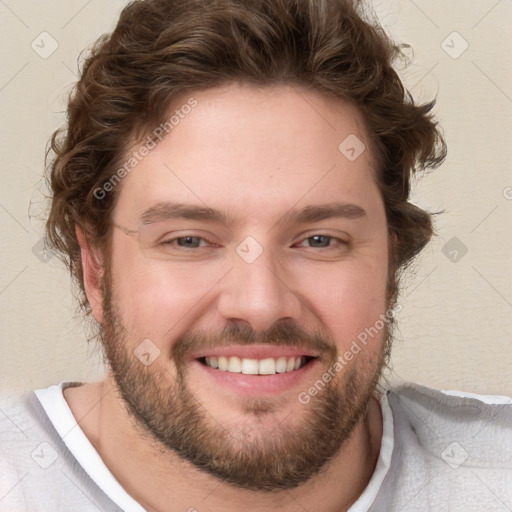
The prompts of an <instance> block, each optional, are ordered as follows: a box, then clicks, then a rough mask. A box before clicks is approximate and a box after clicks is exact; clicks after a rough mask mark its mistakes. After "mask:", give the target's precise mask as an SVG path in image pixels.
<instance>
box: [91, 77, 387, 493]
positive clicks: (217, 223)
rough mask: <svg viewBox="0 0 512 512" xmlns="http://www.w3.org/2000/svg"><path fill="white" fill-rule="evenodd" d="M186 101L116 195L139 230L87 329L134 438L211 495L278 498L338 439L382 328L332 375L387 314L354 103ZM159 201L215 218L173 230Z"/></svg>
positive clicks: (215, 95)
mask: <svg viewBox="0 0 512 512" xmlns="http://www.w3.org/2000/svg"><path fill="white" fill-rule="evenodd" d="M190 96H193V97H194V98H195V99H196V100H197V106H195V107H194V108H193V109H192V110H191V112H190V113H188V114H187V115H186V116H184V118H180V121H179V124H177V125H176V126H175V127H174V129H173V130H172V132H171V133H170V135H169V136H167V137H166V138H165V139H164V140H163V141H162V142H160V143H159V144H158V145H157V146H156V148H154V149H152V150H151V151H149V154H148V155H147V156H145V157H144V158H143V159H142V161H141V162H140V163H139V164H138V165H137V166H136V167H135V168H134V169H133V170H132V171H131V173H130V174H129V175H128V176H127V177H126V178H124V180H123V182H122V184H121V185H120V186H121V193H120V197H119V201H118V203H117V205H116V207H115V210H114V213H113V219H114V222H115V223H116V224H118V225H120V226H122V227H123V228H126V229H129V230H137V228H138V226H140V225H141V223H143V222H144V221H150V222H151V223H152V224H149V225H147V226H145V227H144V228H143V229H142V230H141V232H140V235H139V236H130V235H127V234H126V233H124V232H123V231H122V230H121V229H114V231H113V238H112V246H111V259H110V265H109V268H108V269H107V274H106V281H105V284H106V288H107V292H106V296H105V300H104V305H103V316H101V315H96V316H97V317H99V318H98V319H99V320H100V321H101V323H102V331H103V342H104V345H105V347H106V351H107V356H108V358H109V359H110V362H111V368H112V373H113V375H114V379H115V381H116V383H117V386H118V387H119V389H120V392H121V395H122V397H123V399H124V401H125V402H126V404H127V406H128V410H129V412H130V413H131V414H133V415H134V417H135V418H136V421H137V422H138V423H139V424H140V425H142V426H143V427H144V429H143V430H144V432H146V433H148V434H151V436H152V438H154V439H155V438H156V439H157V440H159V441H160V442H161V443H163V444H164V445H165V446H166V447H167V448H170V449H171V450H173V451H174V452H176V453H178V454H179V455H180V456H181V457H182V458H184V459H185V460H188V461H189V462H192V463H193V464H194V465H195V466H196V467H198V468H200V469H203V470H204V471H207V472H209V473H210V474H212V475H215V476H217V477H219V478H221V479H224V480H225V481H226V482H228V483H232V484H234V485H237V486H239V487H244V488H248V489H256V490H273V489H279V488H292V487H295V486H297V485H299V484H300V483H301V482H303V481H306V480H308V479H309V478H311V476H313V475H314V474H316V473H317V472H318V471H319V470H320V469H321V468H322V467H323V466H324V465H325V463H326V462H327V461H328V460H330V459H331V458H332V457H333V456H334V455H336V454H337V453H338V452H339V450H340V449H341V448H342V446H343V444H344V443H345V441H347V439H349V437H350V434H351V433H352V432H353V429H354V427H355V425H356V424H357V423H358V422H360V421H361V418H362V417H363V415H364V411H365V408H366V406H367V404H368V402H369V400H370V396H371V394H372V392H373V390H374V387H375V383H376V380H377V378H378V376H379V374H380V370H381V367H382V363H383V347H384V344H385V341H386V335H387V332H386V329H382V330H381V331H380V332H379V333H378V334H377V335H375V336H374V337H373V338H369V340H368V343H367V344H366V345H362V344H361V343H360V344H359V345H360V348H361V350H360V351H359V352H358V353H357V354H356V355H354V356H353V358H352V359H351V360H347V359H346V358H344V359H343V361H344V363H343V365H341V368H340V365H338V366H336V367H334V363H335V362H336V360H337V357H338V356H340V357H343V354H344V353H345V352H346V351H347V350H349V348H350V347H351V345H352V343H353V341H354V340H356V339H357V337H358V335H359V334H360V333H362V332H364V331H365V329H367V328H369V327H372V326H374V325H375V324H376V321H377V320H378V319H379V316H380V315H381V314H382V313H384V312H385V311H386V308H387V306H388V304H387V301H386V284H387V278H388V232H387V226H386V218H385V211H384V205H383V201H382V198H381V195H380V193H379V190H378V188H377V186H376V184H375V181H374V172H375V171H374V169H372V158H371V154H370V150H369V148H368V140H367V136H366V134H365V130H364V125H363V122H362V118H361V117H360V115H359V114H358V112H357V110H356V109H355V108H354V107H351V106H349V105H348V104H345V103H343V102H341V101H340V100H334V99H328V98H325V97H323V96H320V95H318V94H313V93H310V92H306V91H303V90H299V89H296V88H292V87H287V86H278V87H273V88H268V87H267V88H260V89H257V88H255V87H250V86H243V87H241V86H237V85H234V84H232V85H228V86H224V87H222V88H215V89H211V90H209V91H202V92H196V93H194V94H191V95H190ZM190 96H183V97H182V98H181V99H180V100H182V101H177V102H176V104H175V106H174V109H179V108H180V105H182V104H185V103H186V102H187V100H188V99H189V97H190ZM174 109H173V110H174ZM186 110H187V111H188V109H186ZM347 137H349V138H348V139H347ZM356 137H357V138H356ZM343 141H346V142H343ZM342 142H343V144H342V145H341V149H339V146H340V143H342ZM362 143H364V144H365V145H366V148H367V149H366V150H363V151H362V152H361V150H362V149H363V146H362ZM134 149H135V150H136V149H137V148H134ZM352 149H353V150H352ZM359 153H360V154H359ZM177 203H179V204H183V205H189V206H190V207H196V208H199V209H203V210H204V209H208V208H209V209H215V210H218V211H219V212H221V213H222V214H223V215H224V216H225V217H226V218H225V219H223V220H222V221H221V220H219V218H218V217H213V218H200V217H199V216H197V215H196V216H190V215H188V217H194V218H184V217H176V216H174V215H172V212H173V211H175V209H174V210H173V207H172V205H173V204H177ZM308 207H309V208H308ZM333 207H335V208H333ZM329 208H331V209H332V211H331V210H330V213H331V215H322V212H323V213H325V211H327V210H329ZM304 209H305V210H304ZM300 212H303V214H302V215H300ZM333 212H337V214H336V215H333V214H332V213H333ZM163 234H165V237H162V235H163ZM187 237H190V238H187ZM144 340H145V341H144ZM148 340H150V341H148ZM142 342H143V344H142V345H141V343H142ZM141 352H142V353H141ZM137 355H138V356H139V357H137ZM206 358H208V359H206ZM212 358H213V359H212ZM293 358H296V359H293ZM294 361H297V365H299V364H300V367H299V368H298V369H294V368H295V367H294ZM144 363H146V364H144ZM148 363H150V364H148ZM207 363H210V364H212V365H213V366H216V365H220V366H221V367H222V369H219V368H213V367H212V366H209V365H208V364H207ZM226 364H228V369H227V370H226V369H225V368H224V366H225V365H226ZM240 366H241V368H242V370H243V372H249V374H246V373H243V372H242V373H241V372H240ZM284 370H287V371H284ZM255 371H256V372H259V374H257V375H254V374H251V372H255ZM329 371H330V374H331V377H332V378H331V379H328V378H327V379H324V381H323V382H324V384H325V385H324V386H321V385H318V383H317V389H318V392H317V393H309V392H308V390H309V389H310V388H311V387H312V386H314V385H315V383H316V382H318V381H319V380H322V378H323V376H325V375H326V373H327V372H329ZM333 376H334V377H333ZM326 381H327V383H326ZM305 392H306V393H308V396H309V397H310V400H309V401H307V403H305V402H306V401H305V400H299V397H300V396H302V397H304V396H305V395H304V393H305Z"/></svg>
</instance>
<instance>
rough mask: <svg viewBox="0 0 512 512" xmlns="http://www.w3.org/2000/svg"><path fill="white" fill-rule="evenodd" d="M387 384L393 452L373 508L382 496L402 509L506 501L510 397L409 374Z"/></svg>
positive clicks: (511, 461)
mask: <svg viewBox="0 0 512 512" xmlns="http://www.w3.org/2000/svg"><path fill="white" fill-rule="evenodd" d="M386 387H387V390H386V391H385V392H386V393H387V399H388V401H389V405H390V407H391V411H392V417H393V454H392V458H391V463H390V467H389V470H388V474H387V476H386V479H385V482H384V485H383V488H382V493H381V495H380V497H379V499H380V500H381V501H380V502H378V506H377V505H376V506H377V508H376V509H375V510H380V509H379V507H380V506H382V505H383V503H385V504H386V506H388V505H390V507H391V509H393V510H394V508H393V507H397V509H400V508H401V507H403V512H406V511H407V510H447V509H450V510H451V509H452V508H450V507H454V508H457V507H462V508H460V510H466V511H477V510H478V511H480V510H493V508H492V507H494V506H496V504H497V503H499V502H500V500H502V503H503V502H507V501H506V500H507V499H509V498H508V495H509V493H510V488H511V485H512V478H511V477H512V398H510V397H504V396H493V395H477V394H474V393H464V392H454V391H441V390H437V389H434V388H431V387H428V386H424V385H420V384H416V383H411V382H401V383H399V384H392V385H391V386H386ZM496 500H497V501H496ZM391 505H392V506H391ZM427 505H428V506H427ZM415 507H416V508H415ZM447 507H448V508H447ZM458 509H459V508H457V510H458ZM372 510H374V509H372Z"/></svg>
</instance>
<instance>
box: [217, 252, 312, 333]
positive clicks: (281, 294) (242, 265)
mask: <svg viewBox="0 0 512 512" xmlns="http://www.w3.org/2000/svg"><path fill="white" fill-rule="evenodd" d="M296 284H297V279H296V277H295V278H293V277H292V276H291V275H290V272H289V271H286V269H284V268H283V266H282V265H278V264H277V262H276V261H275V260H274V258H273V256H272V254H271V251H270V250H263V252H262V253H261V255H260V256H259V257H258V258H257V259H256V260H254V261H252V262H250V260H249V261H246V260H245V259H243V258H242V257H241V256H239V255H238V254H237V255H236V256H235V257H234V259H233V268H232V270H231V271H230V272H229V273H228V275H227V276H226V278H225V279H224V280H223V281H222V283H221V285H220V297H219V300H218V310H219V313H220V314H221V315H222V317H223V318H224V319H225V320H228V321H234V320H236V321H238V322H242V323H248V324H249V325H250V326H251V327H252V328H253V329H254V330H255V331H264V330H266V329H268V328H270V327H271V326H272V325H273V324H274V323H275V322H277V321H279V320H283V319H286V320H290V319H293V320H299V319H300V315H301V314H302V313H303V308H304V305H303V303H302V302H301V300H300V299H299V295H298V294H297V293H296V292H295V291H294V287H296Z"/></svg>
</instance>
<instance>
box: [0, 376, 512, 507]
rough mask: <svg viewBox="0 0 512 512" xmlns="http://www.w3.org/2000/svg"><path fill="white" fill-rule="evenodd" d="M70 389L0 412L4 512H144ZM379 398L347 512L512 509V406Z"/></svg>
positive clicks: (443, 397)
mask: <svg viewBox="0 0 512 512" xmlns="http://www.w3.org/2000/svg"><path fill="white" fill-rule="evenodd" d="M67 385H69V384H65V383H64V384H61V385H60V386H52V387H51V388H48V389H46V390H38V391H36V392H35V393H32V394H30V395H28V396H25V397H22V398H20V399H17V400H16V401H14V402H13V401H10V402H5V403H2V404H1V405H0V511H2V512H4V511H5V512H40V511H41V512H43V511H44V512H50V511H51V512H59V511H66V512H69V511H71V510H72V511H73V512H93V511H94V512H98V511H101V512H119V511H123V510H124V511H127V512H132V511H133V512H142V511H143V510H144V509H143V508H142V507H141V506H140V505H139V504H138V503H136V502H135V500H133V499H132V498H131V497H130V496H129V495H128V494H127V493H126V491H124V489H123V488H122V487H121V485H120V484H119V482H117V480H116V479H115V478H114V476H113V475H112V474H111V473H110V472H109V470H108V469H107V467H106V466H105V465H104V463H103V462H102V460H101V458H100V457H99V454H98V453H97V452H96V451H95V450H94V448H93V447H92V445H91V444H90V443H89V441H88V440H87V438H86V437H85V435H84V434H83V432H82V431H81V429H80V427H79V426H78V425H77V424H76V421H75V420H74V418H73V417H72V414H71V411H70V409H69V407H67V404H66V402H65V399H64V397H63V395H62V389H63V388H65V387H66V386H67ZM379 391H380V405H381V410H382V414H383V439H382V445H381V453H380V456H379V460H378V462H377V466H376V468H375V472H374V474H373V476H372V478H371V480H370V482H369V484H368V486H367V488H366V489H365V491H364V492H363V494H362V495H361V497H360V498H359V499H358V500H357V501H356V503H354V504H353V505H352V507H351V508H350V512H393V511H396V512H413V511H422V512H424V511H435V512H439V511H450V512H451V511H455V512H456V511H459V510H460V511H464V512H472V511H474V512H483V511H486V512H487V511H503V512H506V511H512V399H510V398H508V397H484V396H480V395H471V394H463V395H464V396H454V395H453V394H448V393H450V392H441V391H438V390H435V389H433V388H429V387H426V386H421V385H419V384H414V383H400V384H396V385H393V386H392V387H390V386H387V387H380V388H379ZM491 402H493V403H491ZM194 501H195V500H194V497H191V503H190V506H191V508H192V507H193V506H194ZM170 507H171V508H170V509H169V510H173V509H172V504H171V505H170ZM311 512H315V511H313V510H312V511H311Z"/></svg>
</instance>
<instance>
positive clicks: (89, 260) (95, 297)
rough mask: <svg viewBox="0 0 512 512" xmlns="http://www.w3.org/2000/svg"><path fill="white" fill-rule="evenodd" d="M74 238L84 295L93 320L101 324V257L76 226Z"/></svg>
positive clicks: (102, 266) (102, 269)
mask: <svg viewBox="0 0 512 512" xmlns="http://www.w3.org/2000/svg"><path fill="white" fill-rule="evenodd" d="M76 237H77V239H78V243H79V244H80V254H81V259H82V273H83V279H84V287H85V293H86V295H87V299H88V301H89V304H90V306H91V310H92V314H93V315H94V318H95V319H96V321H97V322H98V323H101V322H102V321H103V291H102V280H103V273H104V265H103V255H102V254H101V253H100V251H99V250H97V249H94V248H93V247H91V245H90V243H89V241H88V240H87V236H86V235H85V233H84V231H83V230H82V229H81V228H80V227H78V226H77V228H76Z"/></svg>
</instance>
